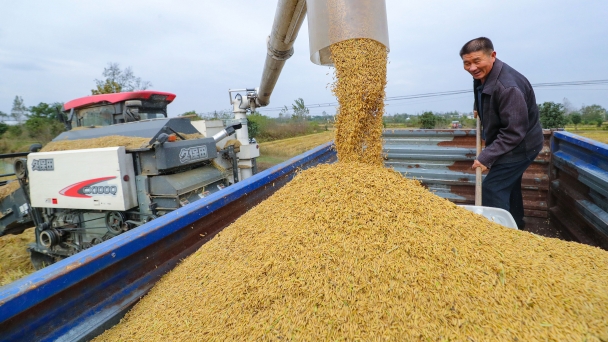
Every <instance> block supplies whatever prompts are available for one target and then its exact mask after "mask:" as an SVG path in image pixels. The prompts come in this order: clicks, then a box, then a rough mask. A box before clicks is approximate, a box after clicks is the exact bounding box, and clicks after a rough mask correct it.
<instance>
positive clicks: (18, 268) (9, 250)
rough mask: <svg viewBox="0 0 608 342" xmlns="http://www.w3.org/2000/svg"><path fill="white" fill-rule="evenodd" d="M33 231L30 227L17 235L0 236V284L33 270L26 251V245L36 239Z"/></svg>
mask: <svg viewBox="0 0 608 342" xmlns="http://www.w3.org/2000/svg"><path fill="white" fill-rule="evenodd" d="M34 232H35V231H34V228H30V229H27V230H26V231H25V232H23V233H21V234H19V235H6V236H2V237H0V286H4V285H6V284H8V283H12V282H13V281H15V280H17V279H19V278H22V277H25V276H26V275H28V274H30V273H33V272H34V271H35V270H34V266H33V265H32V263H31V261H30V253H29V252H28V251H27V246H28V245H29V244H30V243H32V242H35V241H36V236H35V234H34Z"/></svg>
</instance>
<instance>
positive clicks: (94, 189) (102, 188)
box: [59, 177, 118, 198]
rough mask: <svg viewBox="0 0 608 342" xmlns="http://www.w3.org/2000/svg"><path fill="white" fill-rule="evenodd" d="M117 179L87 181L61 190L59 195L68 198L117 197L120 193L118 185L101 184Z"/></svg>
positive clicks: (104, 178) (103, 178) (106, 178)
mask: <svg viewBox="0 0 608 342" xmlns="http://www.w3.org/2000/svg"><path fill="white" fill-rule="evenodd" d="M115 178H116V177H102V178H94V179H89V180H85V181H82V182H78V183H75V184H72V185H69V186H67V187H65V188H63V189H61V190H59V194H61V195H63V196H68V197H79V198H91V197H92V196H95V195H112V196H115V195H116V193H117V192H118V187H117V186H116V185H110V184H99V183H103V182H105V181H107V180H110V179H115Z"/></svg>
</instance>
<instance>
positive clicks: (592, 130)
mask: <svg viewBox="0 0 608 342" xmlns="http://www.w3.org/2000/svg"><path fill="white" fill-rule="evenodd" d="M566 131H568V132H570V133H574V134H577V135H581V136H583V137H586V138H589V139H593V140H595V141H599V142H601V143H604V144H608V130H603V129H601V128H598V127H597V126H596V125H578V127H576V129H575V128H574V125H569V126H566Z"/></svg>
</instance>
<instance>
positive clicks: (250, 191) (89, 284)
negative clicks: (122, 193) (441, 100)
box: [0, 0, 608, 341]
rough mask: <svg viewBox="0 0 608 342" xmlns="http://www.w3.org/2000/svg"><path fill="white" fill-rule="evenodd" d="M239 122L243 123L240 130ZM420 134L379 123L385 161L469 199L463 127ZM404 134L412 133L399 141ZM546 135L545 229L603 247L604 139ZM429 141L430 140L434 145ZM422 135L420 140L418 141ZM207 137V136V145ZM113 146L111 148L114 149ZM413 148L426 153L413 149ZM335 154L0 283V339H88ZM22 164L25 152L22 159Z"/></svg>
mask: <svg viewBox="0 0 608 342" xmlns="http://www.w3.org/2000/svg"><path fill="white" fill-rule="evenodd" d="M310 10H311V11H312V9H310ZM305 14H306V1H305V0H281V1H279V5H278V8H277V12H276V16H275V22H274V25H273V28H272V33H271V36H270V38H269V42H268V56H267V59H266V64H265V68H264V72H263V77H262V81H261V84H260V87H259V88H258V89H240V90H231V94H232V92H239V94H238V95H236V96H234V97H233V96H232V95H231V97H230V99H231V103H232V105H233V106H234V109H235V118H236V120H242V119H243V118H244V117H245V115H246V113H247V111H248V110H251V109H253V108H255V107H259V106H264V105H267V104H268V102H269V97H270V94H271V93H272V90H273V88H274V86H275V84H276V81H277V79H278V76H279V74H280V72H281V69H282V67H283V65H284V63H285V60H286V59H287V58H289V56H291V54H293V50H292V46H293V42H294V40H295V38H296V36H297V33H298V30H299V28H300V26H301V24H302V21H303V19H304V16H305ZM310 20H311V18H309V22H310ZM319 51H320V50H313V54H312V55H313V56H317V57H318V58H319V60H322V58H323V54H322V53H321V54H318V53H317V54H315V52H319ZM240 92H243V94H244V95H241V94H240ZM171 120H172V119H169V120H168V121H165V122H170V121H171ZM177 120H181V119H177ZM152 122H154V121H152ZM128 125H130V124H125V126H128ZM91 131H95V130H91ZM241 131H245V132H246V130H245V129H243V130H241ZM158 132H159V127H156V128H155V133H154V134H153V136H157V137H158V136H160V135H159V134H157V133H158ZM178 132H179V131H178ZM238 134H239V133H237V137H238V138H239V140H241V137H246V135H245V134H246V133H243V135H242V136H238ZM424 134H427V133H420V132H416V131H414V132H412V131H405V130H404V131H397V130H395V131H387V132H385V137H386V138H388V140H389V142H390V145H389V146H385V152H387V153H388V158H389V159H388V163H390V165H391V166H393V167H395V169H398V170H399V171H402V172H403V173H406V172H408V171H410V170H414V171H415V170H418V171H419V177H421V178H423V179H422V181H423V182H426V183H427V184H429V185H430V186H433V187H435V188H436V189H440V188H442V189H444V192H443V193H441V194H442V195H445V196H446V197H448V198H450V199H453V200H456V201H457V202H459V203H469V204H470V203H471V202H472V198H467V197H466V196H461V195H462V193H461V194H457V192H458V191H456V186H455V185H454V180H453V177H460V178H461V179H462V178H466V179H473V178H474V174H473V175H469V174H467V173H466V172H467V171H463V170H461V171H458V170H455V169H453V168H450V165H448V164H450V163H456V164H457V163H460V162H464V161H466V162H468V164H469V165H470V161H471V160H472V159H473V158H474V155H475V148H474V146H472V147H471V148H467V147H461V146H453V145H457V144H452V145H450V142H451V141H452V140H454V141H456V142H458V140H459V139H460V138H463V137H464V138H467V137H468V136H470V133H469V132H467V131H463V130H460V131H458V130H451V131H445V132H431V133H428V135H430V136H423V137H422V138H420V136H422V135H424ZM408 137H413V138H414V139H410V140H411V141H410V142H408ZM437 137H438V138H437ZM473 137H474V136H473ZM163 139H164V138H163ZM208 139H210V138H208ZM552 139H553V140H552V145H551V148H550V151H549V149H548V148H547V151H546V153H545V154H543V158H544V157H546V156H547V154H548V153H549V152H550V153H552V154H553V158H551V159H550V160H551V162H549V159H546V160H545V159H543V160H541V161H540V163H544V164H543V165H546V166H547V168H546V170H547V173H546V174H544V175H538V174H537V175H535V177H536V178H539V181H538V182H539V183H542V185H543V186H545V185H547V184H549V183H550V184H551V186H550V189H549V192H550V198H551V199H552V200H551V203H550V206H551V208H550V210H554V211H555V212H561V215H562V216H564V214H565V213H568V215H567V216H568V218H569V221H567V220H558V221H559V223H560V224H559V225H558V226H556V227H554V228H555V229H556V230H560V229H561V230H563V229H564V228H563V227H564V226H567V227H568V228H569V229H568V230H569V231H570V233H572V234H571V236H570V237H571V238H573V239H577V237H579V236H580V237H583V236H584V237H585V239H587V240H585V241H584V242H591V243H593V244H595V245H599V246H602V247H603V248H608V243H607V241H608V213H606V210H608V202H607V201H606V198H608V172H607V171H606V170H607V169H608V145H604V144H598V143H594V142H592V141H587V140H584V139H580V138H577V137H576V136H574V135H572V134H568V133H563V132H555V133H554V134H553V138H552ZM243 140H245V141H247V140H248V139H243ZM435 140H437V141H439V142H438V143H437V144H436V145H433V141H435ZM187 141H188V140H186V142H187ZM442 141H443V142H446V144H444V145H443V146H442V145H441V144H440V143H441V142H442ZM421 142H423V143H422V144H423V145H425V146H423V148H421ZM175 143H179V142H175ZM165 144H168V143H165ZM211 144H212V142H211V141H210V140H209V146H208V147H209V148H211V146H212V145H211ZM197 146H198V145H197ZM450 146H452V147H450ZM119 150H120V149H116V151H115V152H112V153H116V154H118V153H120V152H119ZM420 150H424V151H426V152H427V153H426V154H425V155H424V156H421V155H420ZM148 153H150V152H148ZM247 157H250V156H247V155H246V156H245V157H243V158H242V159H241V161H242V160H244V161H245V163H248V160H251V159H252V158H250V159H248V158H247ZM434 157H436V158H434ZM112 158H114V157H112ZM425 158H426V159H427V160H430V162H428V163H427V164H422V163H421V162H419V161H418V160H422V159H425ZM115 159H117V158H115ZM334 161H336V154H335V151H334V150H333V148H332V144H331V143H328V144H325V145H322V146H319V147H317V148H315V149H313V150H311V151H309V152H306V153H304V154H302V155H300V156H297V157H295V158H293V159H291V160H289V161H287V162H284V163H282V164H280V165H277V166H275V167H273V168H270V169H268V170H265V171H263V172H261V173H258V174H254V175H252V176H251V177H247V176H248V175H246V176H245V177H242V178H245V179H243V180H241V181H240V182H238V183H235V184H233V185H231V186H229V187H226V188H225V189H223V190H221V191H217V192H214V193H210V194H208V195H207V196H205V197H204V198H202V199H200V200H197V201H191V203H189V204H186V205H184V206H181V205H180V206H178V207H177V208H173V209H174V210H172V211H169V210H167V213H165V214H164V215H162V216H160V217H158V218H156V219H154V220H152V221H151V222H147V223H144V224H141V225H138V226H136V227H134V228H133V229H128V230H127V231H126V232H124V233H122V234H120V235H117V236H116V237H114V238H112V239H109V240H107V241H104V242H102V243H99V244H96V245H94V246H92V247H91V248H88V249H86V250H84V251H82V252H79V253H77V254H75V255H72V256H70V257H68V258H66V259H63V260H61V261H59V262H57V263H54V264H52V265H50V266H48V267H46V268H44V269H43V270H40V271H38V272H36V273H34V274H31V275H29V276H28V277H26V278H23V279H21V280H18V281H16V282H14V283H12V284H10V285H7V286H5V287H3V288H1V289H0V340H36V341H47V340H48V341H50V340H58V341H83V340H90V339H91V338H93V337H95V336H97V335H98V334H100V333H101V332H103V331H104V330H106V329H107V328H109V327H111V326H113V325H114V324H116V323H117V322H118V321H119V320H120V318H121V317H123V315H124V314H125V313H126V312H127V311H128V310H129V309H130V308H131V307H132V306H133V305H134V304H135V303H136V302H137V301H138V300H139V298H141V297H142V296H144V295H145V294H146V293H147V292H148V291H149V290H150V288H152V286H154V284H155V283H156V281H158V280H159V279H160V277H161V276H162V275H163V274H165V273H166V272H167V271H169V270H171V269H172V268H173V267H174V266H175V265H176V264H177V263H178V262H179V261H180V260H182V259H184V258H185V257H187V256H188V255H190V254H192V253H193V252H195V251H196V250H197V249H198V248H199V247H200V246H202V245H203V244H204V243H205V242H207V241H209V240H210V239H212V238H213V237H214V236H215V234H217V233H218V232H220V231H221V230H222V229H223V228H225V227H226V226H228V225H229V224H231V223H232V222H234V221H235V220H236V219H237V218H238V217H240V216H241V215H242V214H244V213H245V212H247V211H248V210H249V209H250V208H252V207H253V206H255V205H256V204H258V203H260V202H261V201H263V200H264V199H266V198H268V197H269V196H271V195H272V194H273V193H275V192H276V191H277V190H278V189H280V188H281V187H282V186H283V185H285V184H286V183H287V182H289V180H290V179H292V177H293V176H294V175H295V173H296V172H297V171H298V170H301V169H306V168H310V167H314V166H315V165H318V164H321V163H331V162H334ZM437 161H440V162H439V163H438V162H437ZM239 162H240V161H239ZM439 164H441V165H439ZM31 165H32V164H31V161H29V156H28V167H31ZM47 165H48V164H47ZM414 165H417V166H414ZM433 165H435V166H437V169H436V170H433V169H432V168H433ZM438 165H439V166H438ZM401 168H402V169H401ZM549 169H550V170H551V172H550V173H549V172H548V170H549ZM28 170H30V169H28ZM37 172H38V171H37ZM30 173H31V172H30ZM136 174H137V173H135V175H136ZM425 176H426V179H425ZM135 177H137V176H135ZM532 182H534V179H533V180H532ZM467 184H469V183H468V182H467ZM469 185H470V184H469ZM450 186H452V188H449V187H450ZM530 187H533V186H532V185H531V186H530ZM104 191H105V188H104ZM551 191H552V192H551ZM465 192H466V193H468V191H465ZM469 200H470V201H469ZM527 205H529V203H528V204H527ZM546 207H547V206H546V203H545V208H546ZM530 212H531V211H528V213H530ZM133 217H135V216H133ZM551 218H553V216H551ZM260 219H263V218H260ZM128 220H132V218H129V219H127V221H128ZM106 221H108V220H106ZM125 222H126V221H125ZM556 222H557V221H556ZM573 225H576V226H573ZM577 234H578V235H577ZM580 240H581V239H579V241H580Z"/></svg>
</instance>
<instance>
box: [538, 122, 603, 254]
mask: <svg viewBox="0 0 608 342" xmlns="http://www.w3.org/2000/svg"><path fill="white" fill-rule="evenodd" d="M551 153H552V162H551V172H550V176H551V188H550V193H549V194H550V197H549V206H550V218H551V223H552V224H554V225H556V226H558V227H560V228H562V229H564V230H566V231H568V232H569V233H570V234H571V235H572V237H573V238H574V239H575V240H577V241H579V242H582V243H586V244H590V245H593V246H598V247H601V248H604V249H608V145H607V144H603V143H600V142H597V141H595V140H591V139H587V138H584V137H581V136H579V135H576V134H572V133H569V132H555V133H554V135H553V139H552V141H551Z"/></svg>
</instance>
